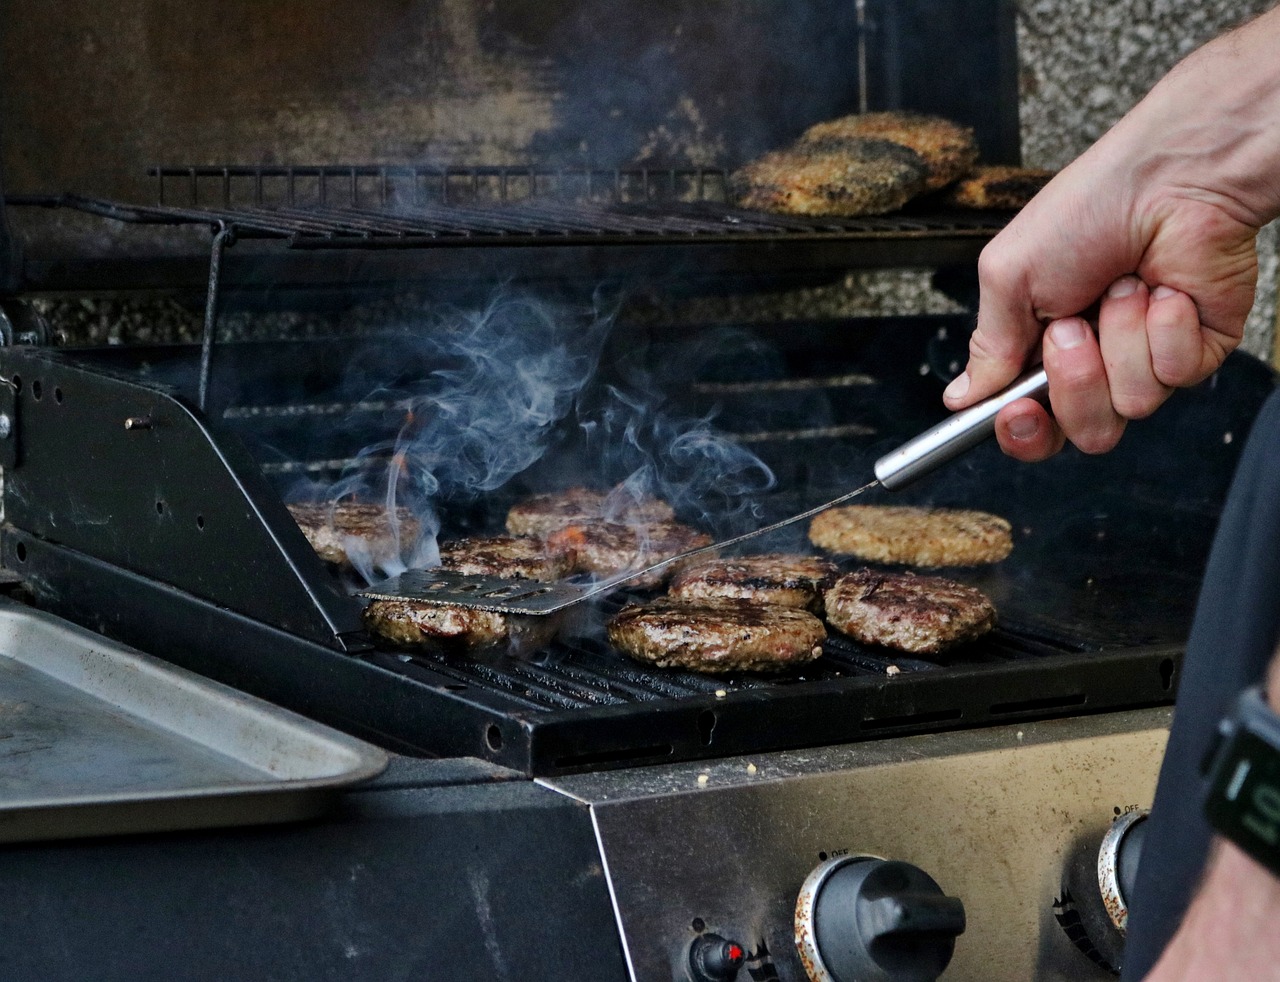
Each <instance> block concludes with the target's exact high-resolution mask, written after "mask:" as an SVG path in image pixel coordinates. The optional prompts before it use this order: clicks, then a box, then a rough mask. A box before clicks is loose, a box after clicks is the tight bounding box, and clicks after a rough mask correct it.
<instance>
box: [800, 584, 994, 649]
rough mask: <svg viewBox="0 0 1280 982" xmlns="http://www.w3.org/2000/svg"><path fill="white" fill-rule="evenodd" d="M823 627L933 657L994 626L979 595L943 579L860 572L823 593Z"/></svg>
mask: <svg viewBox="0 0 1280 982" xmlns="http://www.w3.org/2000/svg"><path fill="white" fill-rule="evenodd" d="M823 605H824V607H825V608H826V612H827V622H828V623H829V624H830V625H831V626H832V627H834V628H836V629H837V630H839V631H842V632H843V633H845V634H847V635H849V637H851V638H854V639H855V640H857V641H862V642H865V643H867V644H881V645H885V646H887V647H890V648H896V649H898V650H899V651H907V652H911V653H912V654H926V655H927V654H936V653H937V652H939V651H943V650H944V649H946V648H950V647H952V646H953V645H957V644H960V643H961V642H963V641H972V640H973V639H974V638H977V637H981V636H982V635H983V634H986V633H987V632H988V631H990V630H991V629H992V628H993V627H995V624H996V609H995V607H994V606H993V605H992V603H991V601H990V600H988V599H987V597H986V595H985V594H983V593H982V592H980V591H978V590H975V589H974V588H973V587H969V586H965V585H964V584H962V583H956V582H955V581H954V580H948V579H944V578H943V577H941V576H917V575H915V574H914V573H877V572H873V571H872V570H869V569H861V570H858V571H857V572H855V573H848V574H846V575H845V576H842V577H840V579H838V580H836V582H835V583H834V584H833V585H832V586H831V587H830V589H828V590H827V591H826V594H825V595H824V597H823Z"/></svg>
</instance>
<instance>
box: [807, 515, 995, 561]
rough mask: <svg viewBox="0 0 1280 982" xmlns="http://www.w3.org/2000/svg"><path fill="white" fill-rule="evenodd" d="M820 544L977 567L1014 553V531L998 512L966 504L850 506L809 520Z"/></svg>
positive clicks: (869, 556)
mask: <svg viewBox="0 0 1280 982" xmlns="http://www.w3.org/2000/svg"><path fill="white" fill-rule="evenodd" d="M809 541H810V542H812V543H813V544H814V545H816V546H818V547H819V548H822V549H826V550H828V551H830V552H837V553H841V554H843V555H848V556H857V557H858V558H859V559H865V560H868V561H869V562H876V563H902V564H904V565H907V566H929V567H933V566H976V565H980V564H984V563H996V562H999V561H1000V560H1002V559H1004V558H1005V557H1006V556H1008V555H1009V553H1010V552H1011V551H1013V530H1012V528H1011V527H1010V525H1009V523H1008V522H1007V521H1005V520H1004V519H1003V518H1001V517H1000V516H998V515H991V514H989V513H987V512H983V511H972V510H969V509H964V508H916V507H912V506H910V505H847V506H845V507H843V508H832V509H831V510H830V511H825V512H822V513H821V514H819V515H817V516H815V517H814V519H813V521H812V522H810V523H809Z"/></svg>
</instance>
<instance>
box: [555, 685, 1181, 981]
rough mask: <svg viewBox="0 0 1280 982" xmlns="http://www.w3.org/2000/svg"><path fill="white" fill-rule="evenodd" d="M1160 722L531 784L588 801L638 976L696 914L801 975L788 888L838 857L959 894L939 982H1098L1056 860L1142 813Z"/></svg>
mask: <svg viewBox="0 0 1280 982" xmlns="http://www.w3.org/2000/svg"><path fill="white" fill-rule="evenodd" d="M1169 719H1170V710H1168V709H1152V710H1141V711H1133V712H1124V713H1113V714H1105V715H1099V716H1092V717H1081V718H1076V719H1064V720H1053V721H1045V722H1037V723H1027V724H1024V725H1022V726H1006V727H996V728H990V729H982V730H974V731H962V732H956V733H945V734H936V735H925V736H918V737H908V738H901V739H894V740H885V741H881V742H870V743H862V744H856V745H849V746H842V747H831V748H823V749H818V750H813V751H793V752H785V753H777V754H769V755H761V756H759V757H755V758H751V759H747V758H732V759H728V760H720V761H715V762H711V763H704V764H681V765H671V766H668V767H656V768H641V769H634V770H629V771H617V772H606V773H601V774H588V775H580V776H575V777H567V778H558V779H554V780H548V781H546V782H544V783H546V784H547V785H548V786H549V787H553V788H556V789H557V790H560V791H561V792H563V793H565V794H568V795H571V796H573V797H575V798H578V799H580V800H582V801H585V802H588V803H589V804H590V805H591V806H592V809H593V813H594V818H595V823H596V828H597V833H598V836H599V840H600V847H601V851H602V855H603V857H604V860H605V864H606V867H607V870H608V874H609V878H610V882H611V887H612V891H613V896H614V899H615V904H616V908H617V914H618V918H619V922H620V926H621V930H622V934H623V938H624V943H625V945H626V949H627V954H628V958H629V962H630V965H631V969H632V974H633V978H634V979H636V980H637V982H668V980H672V979H685V978H686V977H687V976H686V975H685V974H684V973H685V969H684V960H685V958H686V951H687V947H688V944H689V942H690V941H691V940H692V938H693V936H694V934H695V930H696V927H697V925H696V924H695V922H698V924H700V925H702V926H704V929H705V930H707V931H714V932H716V933H718V934H721V935H724V936H725V937H727V938H731V939H733V940H736V941H738V942H739V943H740V944H742V945H743V946H744V947H745V948H746V950H747V951H748V952H749V953H750V954H752V955H754V956H756V957H755V958H754V959H752V960H750V961H749V962H748V964H747V969H748V970H750V969H754V970H755V971H754V972H752V973H751V974H750V977H752V978H755V979H768V978H773V977H775V976H773V975H770V974H769V972H768V969H769V968H770V967H772V968H773V970H774V971H775V972H776V977H777V978H778V979H781V980H784V982H793V980H795V982H799V980H803V979H804V973H803V971H802V968H801V965H800V960H799V958H798V956H797V953H796V950H795V946H794V932H793V927H792V920H793V911H794V907H795V902H796V896H797V894H798V892H799V890H800V887H801V885H802V883H803V882H804V880H805V877H806V876H807V875H808V873H809V872H810V870H811V869H813V867H814V866H816V865H817V864H818V863H819V862H821V861H823V859H825V858H828V857H831V856H837V855H841V854H844V853H867V854H871V855H875V856H880V857H885V858H889V859H900V860H906V861H908V862H911V863H915V864H916V865H918V866H920V867H922V868H923V869H924V870H925V871H926V872H928V873H929V874H930V875H931V876H932V877H933V878H934V879H935V880H937V882H938V883H939V885H941V887H942V888H943V890H944V891H945V892H946V893H948V894H949V895H951V896H958V897H960V898H961V899H962V900H963V902H964V905H965V911H966V915H967V921H968V926H967V929H966V931H965V933H964V934H963V935H962V936H961V937H960V938H959V940H958V942H957V944H956V951H955V956H954V958H953V960H952V962H951V965H950V967H949V968H948V969H947V971H946V973H945V974H944V976H943V978H944V979H946V980H948V982H1027V980H1030V979H1036V980H1064V982H1065V980H1089V979H1104V978H1108V977H1109V976H1108V975H1107V974H1106V973H1104V972H1103V971H1102V970H1101V969H1098V968H1096V967H1095V966H1094V965H1093V964H1092V963H1091V962H1090V961H1089V960H1088V959H1087V958H1086V957H1085V956H1084V955H1083V954H1081V953H1080V952H1079V951H1077V950H1076V949H1075V948H1074V947H1073V946H1072V944H1071V942H1070V941H1069V940H1068V939H1067V937H1066V935H1065V934H1064V933H1063V931H1062V929H1061V928H1060V927H1059V926H1058V924H1057V923H1056V921H1055V919H1054V912H1053V904H1054V901H1055V899H1057V898H1058V897H1059V894H1060V889H1061V873H1062V865H1063V859H1064V856H1065V855H1066V853H1067V852H1068V850H1069V849H1070V847H1071V846H1072V844H1073V843H1075V842H1077V841H1079V840H1080V839H1081V838H1083V837H1086V836H1089V835H1100V834H1101V832H1102V830H1104V829H1105V828H1106V827H1107V825H1108V824H1109V823H1110V822H1111V821H1112V819H1113V818H1114V817H1115V816H1116V815H1117V814H1118V813H1121V812H1123V811H1125V810H1128V809H1130V808H1132V807H1135V806H1146V805H1149V804H1150V802H1151V798H1152V796H1153V794H1154V790H1155V778H1156V772H1157V769H1158V765H1159V760H1160V755H1161V753H1162V752H1163V748H1164V743H1165V740H1166V737H1167V729H1168V724H1169ZM765 951H767V953H768V954H767V956H763V952H765ZM740 977H742V978H746V977H748V972H745V971H744V972H743V973H742V975H741V976H740Z"/></svg>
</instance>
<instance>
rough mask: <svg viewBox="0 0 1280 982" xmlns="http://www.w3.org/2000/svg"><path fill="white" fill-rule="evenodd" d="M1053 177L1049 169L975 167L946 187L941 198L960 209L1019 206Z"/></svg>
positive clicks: (1037, 192)
mask: <svg viewBox="0 0 1280 982" xmlns="http://www.w3.org/2000/svg"><path fill="white" fill-rule="evenodd" d="M1052 179H1053V171H1051V170H1035V169H1033V168H1030V167H1006V166H987V167H979V168H978V169H977V170H975V171H974V172H973V173H972V174H970V175H969V176H968V177H966V178H965V179H964V180H962V181H960V182H959V183H957V184H956V185H955V186H954V187H952V188H949V189H948V190H947V193H946V195H945V196H944V198H943V200H944V201H945V202H946V203H947V204H949V205H956V206H958V207H960V208H1003V209H1013V208H1021V207H1022V206H1023V205H1025V204H1026V203H1027V202H1028V201H1030V200H1031V199H1032V198H1034V197H1035V196H1036V195H1037V194H1039V193H1040V190H1041V188H1043V187H1044V186H1045V185H1046V184H1048V183H1049V181H1050V180H1052Z"/></svg>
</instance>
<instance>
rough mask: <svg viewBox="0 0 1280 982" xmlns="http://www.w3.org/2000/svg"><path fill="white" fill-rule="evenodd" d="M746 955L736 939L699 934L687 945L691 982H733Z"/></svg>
mask: <svg viewBox="0 0 1280 982" xmlns="http://www.w3.org/2000/svg"><path fill="white" fill-rule="evenodd" d="M746 957H747V954H746V952H745V951H743V950H742V945H740V944H738V943H737V942H736V941H729V940H727V939H726V938H722V937H720V935H718V934H699V935H698V936H697V937H696V938H694V939H693V943H692V944H691V945H689V975H690V976H691V977H692V978H693V982H733V980H734V979H736V978H737V977H738V969H740V968H741V967H742V963H743V962H744V961H745V960H746Z"/></svg>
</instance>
